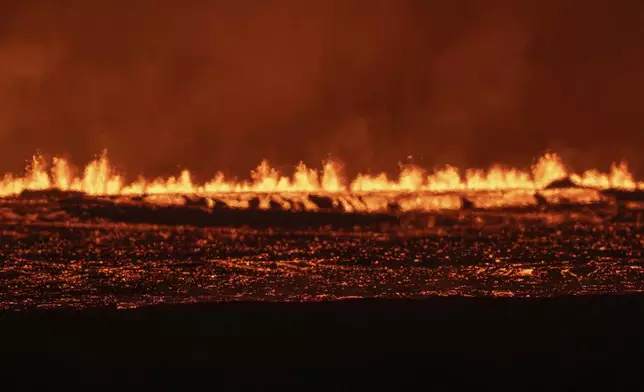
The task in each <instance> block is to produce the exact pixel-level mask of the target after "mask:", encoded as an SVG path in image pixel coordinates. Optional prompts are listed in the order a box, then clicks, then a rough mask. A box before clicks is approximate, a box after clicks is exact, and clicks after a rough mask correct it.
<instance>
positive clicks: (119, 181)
mask: <svg viewBox="0 0 644 392" xmlns="http://www.w3.org/2000/svg"><path fill="white" fill-rule="evenodd" d="M564 177H569V178H570V179H571V180H572V181H573V182H574V183H576V184H578V185H581V186H586V187H592V188H598V189H607V188H618V189H628V190H635V189H638V188H639V189H644V182H636V181H635V180H634V178H633V175H632V174H631V173H630V171H629V169H628V166H627V164H626V163H619V164H613V165H612V167H611V170H610V172H609V173H601V172H599V171H598V170H595V169H591V170H587V171H585V172H583V173H581V174H576V173H569V172H568V171H567V170H566V168H565V166H564V164H563V163H562V161H561V159H560V158H559V156H558V155H556V154H554V153H547V154H545V155H543V156H542V157H541V158H539V159H538V160H537V161H536V163H535V164H534V165H533V166H532V168H531V170H518V169H514V168H506V167H502V166H500V165H496V166H492V167H490V168H489V169H487V170H483V169H467V170H465V171H461V170H459V169H457V168H455V167H453V166H446V167H444V168H442V169H439V170H434V171H433V172H427V171H425V170H423V169H422V168H420V167H418V166H409V165H408V166H404V167H402V169H401V171H400V173H399V175H398V178H397V179H390V178H388V176H387V175H386V174H384V173H382V174H379V175H368V174H360V175H358V176H357V177H356V178H355V179H353V180H351V181H346V180H345V179H344V178H343V177H342V176H341V174H340V170H339V165H337V164H336V163H334V162H326V163H324V165H323V167H322V170H321V171H318V170H316V169H311V168H308V167H306V166H305V165H304V164H302V163H301V164H300V165H298V166H297V167H296V168H295V172H294V173H293V175H291V176H287V175H283V174H282V173H279V172H278V171H277V170H275V169H274V168H271V167H270V165H269V164H268V162H266V161H263V162H262V163H261V164H260V165H259V166H258V167H257V168H256V169H255V170H253V171H252V173H251V178H250V179H249V180H245V181H237V180H229V179H226V178H225V176H224V174H223V173H221V172H217V173H216V174H215V175H214V177H213V178H212V179H211V180H210V181H208V182H206V183H204V184H195V183H193V180H192V177H191V175H190V172H189V171H188V170H184V171H182V172H181V173H180V175H179V176H178V177H169V178H165V179H163V178H157V179H153V180H148V179H145V178H139V179H138V180H136V181H134V182H131V183H127V182H125V181H124V178H123V177H122V176H121V175H119V174H118V173H116V172H115V171H114V169H113V168H112V167H111V166H110V164H109V161H108V158H107V154H105V153H104V154H103V155H102V156H101V157H100V158H98V159H96V160H94V161H92V162H90V163H89V164H87V166H85V168H84V170H83V171H82V174H78V175H75V174H74V170H73V169H72V168H71V167H70V165H69V164H68V162H67V161H65V160H64V159H61V158H54V159H53V161H52V162H51V164H47V162H45V160H44V159H43V158H42V157H39V156H35V157H33V159H32V162H31V164H30V165H29V167H28V168H27V169H26V174H25V175H24V176H15V175H12V174H6V175H4V177H3V178H2V180H1V181H0V196H10V195H17V194H20V193H21V192H22V191H24V190H46V189H60V190H65V191H81V192H85V193H87V194H90V195H159V194H197V195H209V194H227V193H319V194H341V193H355V194H357V193H382V192H386V193H391V192H395V193H401V192H448V191H482V190H487V191H493V190H496V191H499V190H538V189H542V188H543V187H545V186H547V185H548V184H550V183H551V182H552V181H555V180H558V179H562V178H564Z"/></svg>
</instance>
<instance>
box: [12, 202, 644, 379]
mask: <svg viewBox="0 0 644 392" xmlns="http://www.w3.org/2000/svg"><path fill="white" fill-rule="evenodd" d="M60 206H61V204H60V203H58V202H56V201H55V200H47V199H36V200H21V199H15V200H8V201H6V203H5V204H4V206H3V207H2V210H1V212H2V214H3V219H2V220H1V221H0V230H1V232H0V280H1V283H2V284H1V285H0V336H1V337H2V342H1V344H0V354H1V355H0V362H1V365H2V366H0V372H1V373H2V375H3V376H4V378H3V380H9V379H16V380H19V382H20V383H21V385H23V386H24V385H26V384H28V383H30V382H43V381H44V382H45V383H47V382H50V381H51V380H53V379H56V378H60V377H61V375H62V374H66V375H74V377H90V378H92V377H93V378H94V379H95V380H100V381H101V382H107V381H109V380H113V379H119V380H121V379H123V378H126V379H132V380H135V381H137V380H138V381H146V382H147V381H149V380H155V381H157V382H158V381H159V380H161V381H162V380H164V379H165V378H166V377H176V376H177V369H183V370H184V371H185V370H190V371H192V372H196V373H198V374H199V375H201V376H204V375H209V374H212V373H210V372H205V373H204V372H203V371H202V370H201V369H204V368H209V369H211V370H213V371H222V370H224V371H225V373H226V375H225V377H222V376H217V378H216V382H215V384H216V385H217V386H223V385H233V386H236V387H240V386H244V385H249V384H252V385H255V386H257V385H261V386H262V389H264V388H266V387H270V386H272V385H275V384H276V383H280V382H282V381H284V380H286V381H289V380H292V377H293V376H292V373H291V370H292V369H300V370H312V369H318V370H319V369H320V368H328V367H333V368H338V367H344V368H349V369H351V370H350V372H351V374H353V375H356V374H359V373H356V371H357V370H358V369H363V368H367V367H371V368H373V367H378V368H382V369H385V371H383V372H378V373H377V375H378V376H379V377H381V376H385V375H387V374H389V373H391V372H392V371H393V369H398V368H403V369H407V371H408V372H411V373H412V374H411V375H408V376H406V377H405V378H404V380H408V379H411V378H420V379H422V380H424V382H425V383H427V380H428V379H427V377H428V374H431V373H432V372H436V371H437V370H438V369H448V370H451V371H452V372H454V371H457V372H458V373H459V374H460V375H459V376H457V378H456V379H458V380H462V379H467V378H468V377H469V376H468V375H469V374H471V373H469V370H467V371H466V370H465V369H466V368H473V369H483V368H489V367H494V368H495V369H497V370H498V371H499V372H501V373H488V375H487V379H488V381H489V380H492V381H494V380H498V379H500V378H504V377H505V374H508V372H509V369H510V368H513V367H516V366H517V365H520V366H524V367H525V366H527V367H528V368H529V369H531V372H533V373H532V374H531V375H530V376H529V377H528V378H527V379H526V380H529V382H530V383H531V384H532V383H535V382H539V381H543V378H542V376H541V374H542V373H541V372H540V370H539V369H541V368H543V367H550V368H552V367H557V368H558V369H560V370H561V371H563V372H565V373H566V374H567V375H568V376H570V375H571V374H572V375H574V374H576V370H584V371H588V369H593V368H595V367H596V366H601V367H602V368H605V367H615V366H620V367H623V368H624V369H625V368H627V367H629V366H633V365H635V364H639V363H640V362H639V359H637V358H641V357H642V355H644V345H643V343H644V338H642V336H644V335H643V332H642V331H644V294H640V293H642V292H643V291H644V228H643V226H642V224H641V222H640V216H639V215H633V214H631V215H628V214H624V213H622V212H619V211H618V215H615V214H614V213H611V212H610V211H612V210H611V209H610V208H607V209H599V208H598V209H593V208H594V207H593V208H589V207H579V208H577V207H575V208H574V209H570V208H569V209H564V210H551V211H549V210H547V209H546V210H544V209H538V210H536V211H476V210H467V211H456V212H452V213H437V214H433V215H431V214H426V215H424V216H417V217H412V218H413V219H414V220H413V221H411V222H407V223H406V222H403V221H402V219H403V218H404V217H402V218H401V217H400V216H396V215H388V216H387V217H385V218H383V219H384V220H382V221H380V222H375V221H369V222H367V221H365V219H367V220H369V219H376V218H377V219H378V220H380V219H381V218H380V217H377V216H369V217H366V218H365V217H359V218H357V219H358V221H355V219H354V218H355V217H350V216H347V217H345V218H346V219H349V218H351V219H352V221H351V225H349V224H343V225H340V227H335V226H333V225H331V227H329V226H328V225H326V224H325V225H324V226H323V227H317V228H315V227H313V226H315V225H317V224H318V223H319V222H318V221H316V220H315V219H320V218H319V217H316V218H315V219H314V220H309V221H308V223H307V224H306V225H301V226H298V227H297V228H294V227H283V226H282V227H280V226H279V225H276V226H275V227H265V225H260V227H257V228H255V227H249V226H248V225H237V227H209V226H203V225H202V227H197V226H195V225H190V224H186V223H185V222H179V223H177V222H174V224H172V222H171V221H170V220H166V221H163V222H157V221H154V220H153V221H151V222H148V221H147V220H149V219H147V220H146V219H143V218H141V217H147V216H148V215H149V216H150V217H155V216H156V215H154V214H152V213H150V212H149V211H148V210H146V209H145V208H146V207H137V208H143V209H144V211H146V212H145V214H138V215H137V216H138V218H137V219H136V220H124V219H123V215H122V214H121V212H119V214H121V215H110V214H112V212H110V213H109V214H103V215H100V216H97V215H96V214H95V211H94V212H92V213H90V214H88V213H87V208H86V207H87V206H86V205H85V204H83V203H79V204H76V205H75V207H74V208H64V209H63V208H60ZM609 207H610V206H609ZM92 208H93V207H92ZM109 208H110V210H109V211H112V207H109ZM566 208H568V207H566ZM602 208H603V207H602ZM611 208H612V207H611ZM101 211H103V210H101ZM118 211H121V210H118ZM150 211H152V209H151V210H150ZM606 211H609V212H608V213H607V212H606ZM171 213H172V214H173V215H172V217H183V216H184V215H183V214H182V213H181V210H179V209H177V210H172V211H171ZM640 213H641V212H637V214H640ZM146 214H148V215H146ZM208 214H213V215H212V216H216V214H215V213H214V212H208ZM231 214H232V213H231ZM257 214H258V216H259V214H262V212H257ZM611 214H612V215H611ZM620 214H621V215H620ZM128 216H129V215H128ZM168 216H170V215H168ZM188 216H189V215H188ZM209 216H210V215H209ZM230 216H232V215H230ZM262 216H264V215H262ZM298 216H299V215H297V214H295V215H293V216H291V217H290V218H289V219H294V218H295V217H298ZM307 216H308V215H306V216H305V217H307ZM329 217H331V218H332V219H335V218H333V216H326V217H324V219H328V218H329ZM278 218H279V219H282V217H281V216H279V217H278ZM173 219H174V218H173ZM209 219H210V218H209ZM227 219H228V218H227ZM262 219H265V218H262ZM271 219H274V217H273V218H271ZM307 219H308V218H307ZM343 219H344V218H343ZM405 219H406V218H405ZM392 221H394V223H395V224H393V225H392ZM281 222H282V223H283V222H284V221H281ZM287 223H289V224H290V223H291V221H288V222H287ZM358 223H359V224H358ZM408 223H409V224H408ZM633 358H635V360H633ZM165 369H173V370H172V371H165ZM411 369H420V370H419V371H415V370H414V371H412V370H411ZM25 371H26V372H28V374H29V375H28V376H26V377H25V376H23V375H21V374H24V372H25ZM43 371H50V372H51V371H53V373H54V374H55V375H54V376H53V378H51V377H44V376H42V375H43V374H44V373H43ZM240 373H241V375H240ZM325 374H326V376H325V379H333V380H335V379H338V377H336V376H338V373H329V372H326V373H325ZM34 375H40V377H36V376H34ZM12 376H13V377H12ZM410 376H414V377H410ZM471 377H472V378H474V376H471ZM573 378H574V376H573ZM456 379H455V380H456ZM476 379H477V380H478V378H476ZM366 380H370V381H371V382H372V383H373V382H377V380H376V379H375V378H374V376H373V374H372V375H371V376H368V377H367V378H366ZM398 380H399V381H400V380H401V379H400V378H399V379H398ZM580 380H581V378H580V379H575V380H574V382H575V383H576V384H578V383H579V382H580ZM583 380H585V381H586V382H588V381H590V382H591V383H592V379H589V378H584V379H583ZM213 382H214V381H213ZM320 382H322V379H320V381H318V382H316V384H315V385H318V384H319V383H320ZM338 383H339V381H338V382H336V383H335V384H333V385H335V387H333V388H332V389H333V390H336V389H340V390H342V388H339V387H338V385H344V384H338ZM213 385H214V384H213ZM306 385H309V386H310V385H312V384H310V383H309V384H306ZM398 387H401V385H398ZM547 387H548V389H553V385H548V386H547ZM345 389H346V388H345ZM353 389H355V388H353ZM358 389H360V388H358ZM554 389H557V388H554Z"/></svg>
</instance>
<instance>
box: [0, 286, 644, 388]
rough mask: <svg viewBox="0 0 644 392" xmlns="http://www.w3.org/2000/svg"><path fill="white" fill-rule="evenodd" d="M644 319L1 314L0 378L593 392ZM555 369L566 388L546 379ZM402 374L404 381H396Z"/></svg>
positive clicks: (640, 306) (308, 311) (429, 310)
mask: <svg viewBox="0 0 644 392" xmlns="http://www.w3.org/2000/svg"><path fill="white" fill-rule="evenodd" d="M643 311H644V297H643V296H641V295H609V296H582V297H559V298H553V299H542V300H529V299H509V298H452V297H445V298H428V299H425V300H345V301H335V302H324V303H267V302H263V303H227V304H195V305H179V306H176V305H173V306H168V305H163V306H157V307H150V308H139V309H132V310H114V309H110V310H106V309H92V310H83V311H78V310H44V311H31V312H27V313H24V312H5V313H3V314H1V316H0V333H1V335H2V336H3V337H4V339H3V345H2V349H1V351H2V354H3V355H2V362H3V366H2V369H3V373H4V374H5V376H10V375H11V374H12V372H13V371H15V370H16V369H29V371H30V372H31V371H35V372H36V373H38V374H40V372H41V369H46V370H50V371H51V370H52V369H54V373H56V375H57V376H56V377H60V374H61V372H64V371H68V372H72V373H73V374H75V376H74V377H94V378H95V380H101V382H102V383H103V382H108V381H110V380H112V379H113V378H114V377H116V378H117V379H118V380H123V379H126V380H130V381H132V380H133V381H145V382H155V383H156V382H160V381H161V382H163V380H165V379H173V380H174V379H175V378H176V377H177V374H178V373H177V371H181V372H189V373H190V374H192V375H193V376H194V375H198V376H200V377H204V376H205V377H216V384H217V386H218V387H221V386H224V385H233V386H235V387H236V388H240V387H242V386H248V385H253V386H259V387H261V389H263V388H267V387H270V386H274V385H279V384H282V383H284V382H286V383H287V384H288V383H290V382H294V381H296V380H299V381H302V379H300V378H298V377H299V376H298V375H297V373H294V370H298V371H306V372H308V374H310V372H311V371H318V372H319V371H320V370H321V369H329V368H334V369H339V368H344V369H346V370H347V371H348V373H347V374H350V375H352V376H353V377H356V376H358V377H360V378H361V379H362V381H361V382H360V383H358V385H361V386H362V387H364V386H365V385H372V384H374V383H375V384H378V383H379V382H381V381H384V380H385V379H386V378H387V377H394V378H395V379H396V386H397V387H398V388H401V387H403V386H405V385H406V384H405V383H406V382H410V381H411V380H414V381H416V382H420V383H421V384H420V385H430V384H431V385H434V383H435V382H437V381H438V380H442V381H441V382H444V381H445V380H444V378H443V377H445V374H454V373H456V375H453V376H449V377H448V380H447V381H448V382H449V383H450V384H452V385H454V384H455V383H460V382H463V381H466V380H468V381H470V382H473V383H478V382H484V383H486V384H489V383H491V384H496V385H498V384H502V383H505V382H508V380H512V379H513V377H514V376H513V375H512V373H509V372H513V371H514V369H516V368H518V367H521V368H524V369H528V370H529V373H528V374H529V376H527V377H528V378H527V379H526V378H523V381H521V382H522V383H525V385H530V386H534V385H540V387H547V388H548V390H552V389H555V390H558V389H560V388H561V387H562V386H565V385H574V386H576V387H579V386H580V385H589V384H593V383H594V381H593V380H595V378H594V377H595V376H590V375H589V374H588V372H591V371H593V369H596V371H600V372H601V374H602V375H603V376H606V374H607V372H609V371H610V370H609V369H614V368H619V369H620V371H621V372H623V371H626V370H627V369H629V368H631V367H633V366H636V364H637V363H639V359H638V358H641V355H642V353H644V350H643V346H642V344H643V343H644V339H643V337H642V331H643V327H644V322H643V321H644V312H643ZM633 361H635V362H633ZM206 368H207V369H210V371H209V372H208V373H204V369H206ZM366 368H372V369H381V370H379V371H377V372H374V371H373V370H372V371H371V372H366V373H365V372H364V369H366ZM553 368H556V369H558V373H561V374H562V375H564V376H565V382H566V383H564V384H562V382H563V381H562V380H554V381H553V380H552V378H551V377H547V376H548V375H549V374H550V373H549V371H548V369H550V370H552V369H553ZM63 369H66V370H63ZM490 369H495V370H496V371H497V372H498V373H489V370H490ZM401 370H402V371H403V372H404V374H406V376H405V377H404V378H401V377H400V376H392V375H393V374H398V372H400V371H401ZM222 371H224V373H225V374H220V373H212V372H222ZM444 371H448V373H443V372H444ZM476 371H478V372H481V371H485V376H480V375H477V374H479V373H477V372H476ZM180 374H183V373H180ZM214 374H217V375H216V376H214ZM344 374H345V373H335V372H332V373H329V372H326V371H324V372H322V375H318V376H316V377H315V378H314V379H315V380H317V379H318V377H320V378H319V381H315V384H314V385H316V386H320V385H326V384H325V383H330V384H331V385H334V386H340V385H345V384H343V382H342V379H343V378H344V377H345V375H344ZM439 374H442V377H441V378H437V376H438V375H439ZM521 374H524V373H521ZM209 375H210V376H209ZM515 376H516V375H515ZM182 377H183V376H182ZM480 377H482V378H480ZM497 377H498V379H497ZM522 377H526V376H522ZM22 380H23V381H22V382H23V385H24V383H27V384H28V383H29V382H31V381H34V380H33V379H29V378H23V379H22ZM545 380H548V381H545ZM213 382H215V381H213ZM311 382H312V381H305V382H304V384H303V385H307V386H311V385H312V384H311ZM340 390H342V388H340Z"/></svg>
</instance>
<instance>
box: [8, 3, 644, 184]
mask: <svg viewBox="0 0 644 392" xmlns="http://www.w3.org/2000/svg"><path fill="white" fill-rule="evenodd" d="M642 42H644V3H643V2H641V1H637V0H621V1H616V2H608V1H604V0H557V1H555V0H546V1H538V2H535V1H511V0H501V1H497V0H489V1H476V0H459V1H440V0H436V1H432V0H319V1H318V0H311V1H299V0H273V1H259V0H257V1H255V0H249V1H237V2H236V1H227V0H221V1H216V0H212V1H200V0H190V1H183V2H178V1H174V0H154V1H153V0H148V1H143V0H133V1H127V2H124V1H122V2H121V1H110V0H96V1H83V0H66V1H64V2H54V1H44V0H43V1H26V0H25V1H14V2H2V3H0V143H1V145H2V155H1V156H0V169H2V171H8V170H11V171H20V170H21V169H22V168H23V167H24V162H25V160H26V159H27V158H28V157H30V156H31V154H33V152H34V151H36V150H39V151H42V152H43V153H45V154H63V155H65V156H68V157H71V158H72V159H73V160H75V161H77V162H78V163H84V162H85V161H87V160H89V159H90V158H92V157H93V154H96V153H99V152H100V151H101V150H102V149H103V148H107V149H108V150H109V155H110V158H111V160H112V161H113V162H114V163H115V164H117V166H118V167H121V168H123V170H124V171H126V172H127V173H128V174H130V175H136V174H139V173H143V174H146V175H148V176H153V175H167V174H171V173H176V171H177V165H180V166H181V167H189V168H190V169H191V170H192V171H194V172H195V173H196V174H198V175H210V174H212V173H213V170H215V169H223V170H224V171H225V172H227V173H230V174H233V175H239V176H245V175H246V174H247V173H248V170H249V169H250V168H252V167H254V166H255V165H256V164H257V163H258V162H259V160H260V159H262V158H267V159H269V161H270V162H271V163H272V164H274V165H275V166H278V167H280V166H282V167H285V168H286V167H290V166H293V165H294V164H296V163H297V162H298V161H299V160H304V161H305V163H307V164H309V165H314V166H315V165H317V164H319V162H320V161H321V160H323V159H325V158H327V157H329V155H331V156H333V157H336V158H338V159H340V160H342V161H343V162H345V163H346V167H347V168H348V169H350V170H353V171H358V170H359V171H365V170H367V169H370V170H390V171H391V170H395V169H396V163H397V162H399V161H403V160H405V159H406V157H407V156H408V155H411V156H413V157H414V161H415V162H417V163H420V164H422V165H423V166H431V165H434V164H444V163H454V164H458V165H461V166H485V165H488V164H490V163H492V162H502V163H507V164H511V165H517V166H527V165H529V164H530V163H531V162H530V159H531V158H532V157H534V156H537V155H539V154H540V153H541V152H543V151H544V150H545V149H548V148H551V149H555V150H556V151H558V152H560V153H561V154H562V155H563V157H564V159H565V160H566V161H567V162H569V163H571V164H572V165H573V166H575V165H578V166H580V167H582V168H587V167H591V166H599V167H600V168H603V167H607V165H608V164H609V163H610V161H611V160H613V159H620V158H625V159H628V160H629V162H630V163H631V164H632V166H633V169H635V171H636V172H637V171H639V172H640V173H641V171H642V169H644V159H642V158H640V152H641V146H643V145H644V116H642V115H641V102H642V95H643V92H644V76H642V73H641V70H642V69H644V50H642ZM289 171H290V170H289Z"/></svg>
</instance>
